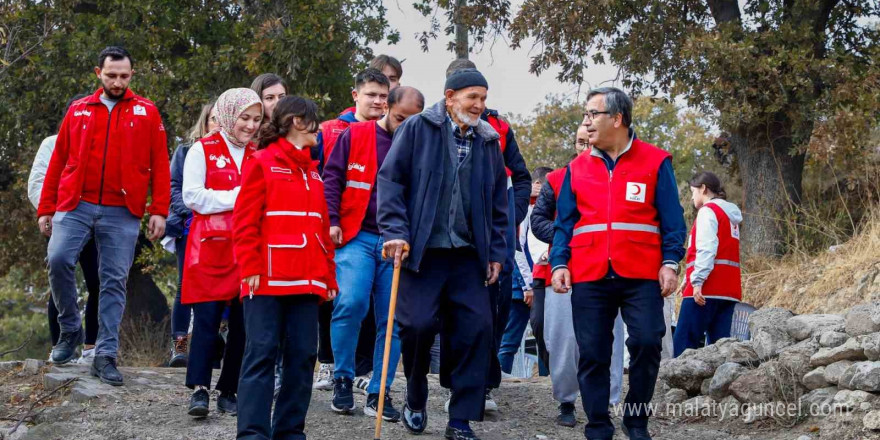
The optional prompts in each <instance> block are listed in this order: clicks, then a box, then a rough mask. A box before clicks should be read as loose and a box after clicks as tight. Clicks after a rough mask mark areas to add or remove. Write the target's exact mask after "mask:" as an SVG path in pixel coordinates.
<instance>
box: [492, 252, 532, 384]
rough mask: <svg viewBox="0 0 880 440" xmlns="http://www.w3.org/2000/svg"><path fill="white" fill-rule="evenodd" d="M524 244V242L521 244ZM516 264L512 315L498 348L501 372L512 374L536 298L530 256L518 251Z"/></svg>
mask: <svg viewBox="0 0 880 440" xmlns="http://www.w3.org/2000/svg"><path fill="white" fill-rule="evenodd" d="M520 246H522V242H521V244H520ZM515 261H516V266H514V268H513V291H512V292H511V296H512V298H513V301H512V302H511V306H510V316H509V317H508V319H507V327H506V328H505V329H504V335H503V336H502V338H501V346H500V348H499V349H498V362H499V363H500V365H501V372H502V373H505V374H510V372H511V371H512V370H513V358H514V356H515V355H516V352H517V351H518V350H519V347H520V345H521V344H522V338H523V335H524V332H525V331H526V327H527V326H528V325H529V313H530V311H531V307H532V301H533V300H534V292H533V290H532V282H533V281H532V268H531V265H530V264H529V262H528V258H526V255H525V253H524V252H522V251H516V256H515Z"/></svg>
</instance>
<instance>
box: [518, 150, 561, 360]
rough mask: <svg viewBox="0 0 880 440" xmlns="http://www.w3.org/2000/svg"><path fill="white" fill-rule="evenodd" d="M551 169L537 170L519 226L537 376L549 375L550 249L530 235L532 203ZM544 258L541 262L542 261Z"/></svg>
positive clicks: (536, 199)
mask: <svg viewBox="0 0 880 440" xmlns="http://www.w3.org/2000/svg"><path fill="white" fill-rule="evenodd" d="M552 171H553V169H552V168H549V167H538V168H536V169H535V171H534V173H533V174H532V176H533V177H534V181H533V182H532V192H531V198H530V200H529V211H528V213H526V219H525V220H523V222H522V224H520V226H519V228H520V232H519V240H520V243H522V246H523V252H525V254H526V257H527V258H528V260H529V263H530V264H531V267H532V292H533V294H532V305H531V307H530V309H529V325H530V326H531V327H532V335H533V336H534V337H535V345H536V348H537V352H538V374H539V375H540V376H549V375H550V370H549V368H548V366H549V365H550V357H549V355H548V353H547V344H545V343H544V297H545V295H544V293H545V292H544V289H545V288H546V287H547V282H548V281H549V278H550V275H549V268H548V267H547V263H546V260H547V250H548V249H549V248H550V247H549V246H548V245H547V243H544V242H543V241H541V240H538V238H537V237H535V234H534V232H532V211H533V210H534V208H535V203H536V202H537V201H538V195H539V194H540V193H541V188H542V187H543V186H544V183H545V182H546V181H547V174H549V173H550V172H552ZM542 258H543V262H542ZM539 263H542V264H539Z"/></svg>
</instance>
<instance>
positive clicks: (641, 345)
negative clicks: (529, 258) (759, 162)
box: [550, 87, 687, 440]
mask: <svg viewBox="0 0 880 440" xmlns="http://www.w3.org/2000/svg"><path fill="white" fill-rule="evenodd" d="M631 123H632V100H630V98H629V96H627V95H626V93H624V92H623V91H621V90H619V89H616V88H610V87H608V88H599V89H595V90H592V91H590V93H589V94H588V95H587V106H586V112H585V113H584V124H585V125H586V127H587V132H588V133H589V140H590V145H592V150H590V151H589V152H588V153H584V154H581V155H580V156H578V157H577V158H576V159H574V160H573V161H572V162H571V163H570V164H569V165H568V167H567V169H566V172H565V177H564V179H563V182H562V187H561V188H560V190H559V193H558V197H557V202H556V209H557V218H556V226H555V230H556V232H555V235H554V237H553V244H552V248H551V250H550V265H551V267H552V268H553V269H552V271H553V278H552V280H553V289H554V290H555V291H556V292H559V293H567V292H569V291H571V290H572V288H573V290H574V291H573V294H572V296H571V308H572V318H573V320H574V328H575V337H576V339H577V342H578V347H579V352H580V362H579V366H578V382H579V384H580V389H581V398H582V399H583V403H584V410H585V411H586V413H587V418H588V419H589V422H588V423H587V426H586V427H585V429H584V434H585V435H586V437H587V438H588V439H611V438H612V437H613V436H614V425H613V424H612V423H611V419H610V417H609V411H608V400H609V389H610V387H609V385H610V374H609V365H610V363H611V352H612V342H613V339H614V338H613V336H612V329H613V327H614V319H615V318H616V317H617V314H618V311H619V312H621V314H622V315H623V320H624V322H625V323H626V326H627V328H628V330H629V338H628V339H627V341H626V345H627V348H628V349H629V352H630V357H631V362H630V369H629V378H630V380H629V385H630V387H629V393H627V396H626V400H625V403H626V405H625V412H624V416H623V424H622V426H623V430H624V433H626V434H627V435H628V436H629V438H630V439H634V440H646V439H650V438H651V437H650V436H649V434H648V429H647V428H648V417H649V412H648V407H647V405H648V404H649V403H650V402H651V397H652V395H653V394H654V385H655V383H656V381H657V372H658V370H659V366H660V352H661V339H662V338H663V335H664V333H665V332H666V324H665V322H664V318H663V297H665V296H668V295H670V294H672V293H673V292H674V291H675V289H676V287H677V284H678V271H679V266H678V262H679V261H680V260H681V259H682V257H683V256H684V239H685V235H686V233H687V230H686V227H685V223H684V212H683V210H682V208H681V204H679V201H678V187H677V185H676V181H675V174H674V172H673V170H672V162H671V155H670V154H669V153H667V152H666V151H664V150H661V149H659V148H657V147H655V146H653V145H651V144H648V143H646V142H643V141H641V140H639V139H637V138H636V137H635V135H634V132H633V131H632V129H631Z"/></svg>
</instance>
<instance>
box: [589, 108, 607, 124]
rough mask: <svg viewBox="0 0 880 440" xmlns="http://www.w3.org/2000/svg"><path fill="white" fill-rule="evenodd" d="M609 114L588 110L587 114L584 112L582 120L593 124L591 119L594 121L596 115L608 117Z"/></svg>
mask: <svg viewBox="0 0 880 440" xmlns="http://www.w3.org/2000/svg"><path fill="white" fill-rule="evenodd" d="M610 114H611V112H600V111H596V110H590V111H588V112H584V118H585V119H586V120H588V121H590V122H593V119H596V116H597V115H610Z"/></svg>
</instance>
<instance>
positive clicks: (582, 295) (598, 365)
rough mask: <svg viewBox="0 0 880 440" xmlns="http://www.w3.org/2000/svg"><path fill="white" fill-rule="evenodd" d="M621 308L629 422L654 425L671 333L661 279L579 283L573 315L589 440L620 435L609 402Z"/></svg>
mask: <svg viewBox="0 0 880 440" xmlns="http://www.w3.org/2000/svg"><path fill="white" fill-rule="evenodd" d="M618 310H619V311H620V312H621V313H622V315H623V322H624V323H626V326H627V329H628V331H629V337H628V338H627V340H626V346H627V348H628V349H629V355H630V366H629V392H628V393H627V395H626V400H625V403H626V409H625V412H624V416H623V423H624V424H625V425H626V426H628V427H633V428H647V426H648V416H649V414H648V411H647V404H648V403H650V402H651V397H652V396H653V395H654V385H655V383H656V381H657V372H658V370H659V368H660V350H661V339H662V338H663V335H664V334H665V333H666V324H665V321H664V319H663V297H661V296H660V283H658V282H657V281H652V280H636V279H626V278H611V279H608V278H606V279H602V280H599V281H594V282H587V283H577V284H575V285H574V292H573V293H572V296H571V314H572V317H573V320H574V331H575V337H576V339H577V343H578V349H579V353H580V361H579V363H578V383H579V385H580V390H581V398H582V399H583V402H584V411H586V413H587V419H588V423H587V426H586V427H585V428H584V434H585V435H586V437H587V439H600V438H601V439H605V438H611V437H612V435H614V425H612V424H611V418H610V417H609V414H608V403H609V397H610V389H611V375H610V366H611V347H612V344H613V342H614V336H613V334H612V331H613V329H614V320H615V319H616V318H617V314H618Z"/></svg>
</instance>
